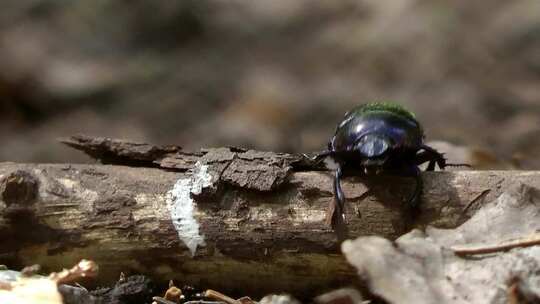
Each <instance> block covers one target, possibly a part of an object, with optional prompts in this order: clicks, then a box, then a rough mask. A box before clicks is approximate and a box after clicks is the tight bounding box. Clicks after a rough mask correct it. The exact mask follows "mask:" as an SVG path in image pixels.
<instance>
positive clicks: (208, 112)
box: [0, 0, 540, 169]
mask: <svg viewBox="0 0 540 304" xmlns="http://www.w3.org/2000/svg"><path fill="white" fill-rule="evenodd" d="M374 100H395V101H398V102H400V103H402V104H403V105H405V106H406V107H408V108H409V109H410V110H412V111H413V112H415V113H416V115H417V117H418V119H419V120H420V121H421V122H422V123H423V125H424V128H425V130H426V135H427V138H428V140H437V141H443V142H442V143H438V145H439V146H441V145H442V146H445V147H446V148H444V149H449V150H452V149H454V152H455V153H458V154H459V153H462V154H463V155H465V156H463V155H461V157H463V158H465V159H467V158H475V159H474V160H469V161H471V162H474V163H481V164H482V165H481V167H484V168H524V169H540V158H539V157H538V155H540V1H537V0H528V1H527V0H526V1H503V0H490V1H481V2H474V1H464V0H458V1H428V0H394V1H379V0H356V1H352V0H342V1H324V0H295V1H291V0H271V1H269V0H182V1H141V0H133V1H121V0H117V1H113V0H95V1H68V0H24V1H16V0H10V1H3V2H2V9H1V10H0V143H1V144H0V161H20V162H88V161H91V160H90V159H88V158H86V157H85V156H84V155H82V153H79V152H77V151H74V150H70V149H68V148H65V147H63V146H62V145H60V144H58V143H57V142H56V138H58V137H62V136H69V135H72V134H76V133H84V134H87V135H94V136H107V137H116V138H125V139H132V140H136V141H144V142H150V143H156V144H176V145H180V146H182V147H184V148H185V149H189V150H198V149H199V148H201V147H210V146H222V145H236V146H244V147H250V148H255V149H263V150H272V151H282V152H307V151H317V150H320V149H323V148H324V147H325V146H326V143H327V141H328V139H329V138H330V137H331V136H332V134H333V132H334V129H335V126H336V124H337V123H338V121H339V120H340V119H341V118H342V116H343V114H344V113H345V112H346V111H347V110H349V109H350V108H352V107H354V106H356V105H358V104H362V103H365V102H368V101H374Z"/></svg>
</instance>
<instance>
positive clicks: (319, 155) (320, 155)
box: [302, 150, 332, 165]
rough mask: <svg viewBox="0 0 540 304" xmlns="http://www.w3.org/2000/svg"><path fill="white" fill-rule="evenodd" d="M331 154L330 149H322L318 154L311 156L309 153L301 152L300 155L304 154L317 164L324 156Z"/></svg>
mask: <svg viewBox="0 0 540 304" xmlns="http://www.w3.org/2000/svg"><path fill="white" fill-rule="evenodd" d="M330 155H332V151H330V150H324V151H322V152H319V154H317V155H315V156H313V157H310V156H309V155H307V154H305V153H304V154H302V156H304V157H305V158H307V159H308V160H309V161H310V162H313V164H314V165H318V164H319V163H320V162H321V161H322V160H323V159H325V158H326V157H328V156H330Z"/></svg>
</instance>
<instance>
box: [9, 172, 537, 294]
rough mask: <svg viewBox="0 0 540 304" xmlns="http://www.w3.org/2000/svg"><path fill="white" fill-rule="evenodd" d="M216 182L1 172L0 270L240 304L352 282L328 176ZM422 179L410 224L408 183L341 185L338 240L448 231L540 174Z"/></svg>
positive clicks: (191, 177)
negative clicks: (150, 282) (168, 286)
mask: <svg viewBox="0 0 540 304" xmlns="http://www.w3.org/2000/svg"><path fill="white" fill-rule="evenodd" d="M213 174H215V172H213V171H212V170H211V166H208V165H204V164H202V162H199V164H198V165H196V166H195V167H194V168H192V170H190V171H186V172H170V171H164V170H161V169H157V168H141V167H139V168H133V167H125V166H112V165H67V164H16V163H1V164H0V240H1V241H2V245H1V246H0V263H5V264H9V265H14V266H15V265H30V264H35V263H39V264H41V265H43V266H44V267H45V268H46V269H51V270H57V269H58V268H60V267H62V266H64V265H69V264H72V263H76V262H77V261H78V260H80V259H81V258H88V259H92V260H95V261H96V262H97V263H98V264H100V266H101V268H100V269H101V275H100V279H102V280H105V281H109V282H110V281H114V280H115V279H116V278H117V276H118V274H119V272H120V271H124V272H128V273H129V272H138V273H144V274H148V275H150V276H152V277H155V278H159V279H164V280H165V279H166V280H168V279H172V278H174V279H177V280H179V282H182V283H191V284H203V283H204V284H205V286H207V287H213V288H216V289H220V290H224V291H228V290H237V289H238V288H239V286H240V287H241V288H242V289H243V291H244V290H245V292H246V294H262V293H265V292H270V291H273V292H275V291H276V290H285V291H290V292H295V294H298V292H300V291H301V292H302V293H306V292H308V293H309V292H310V291H315V290H317V289H320V288H329V287H332V286H339V285H341V284H348V283H350V281H351V280H353V278H354V277H355V274H354V271H353V270H352V269H351V268H350V267H349V266H348V265H347V263H346V262H345V261H344V259H343V258H342V256H341V255H340V254H339V249H338V248H339V244H340V239H342V238H344V237H345V235H341V236H339V237H338V235H337V233H336V232H334V231H333V230H331V229H330V228H329V227H328V226H327V225H325V223H324V219H325V214H326V210H327V208H328V205H329V204H330V203H331V202H332V200H333V195H332V188H331V185H332V175H331V173H330V172H291V173H290V174H289V175H288V177H287V179H286V180H285V181H284V182H283V183H282V184H280V186H279V187H277V188H274V189H273V190H272V191H256V190H253V189H249V188H243V187H242V185H234V184H229V183H224V182H223V183H220V182H219V179H218V178H216V177H215V176H213ZM423 178H424V181H425V190H424V195H423V203H422V205H421V206H420V210H419V212H418V213H417V214H416V216H412V215H411V214H410V213H409V212H408V211H407V209H406V208H404V207H403V206H404V205H403V202H404V201H405V200H406V198H407V197H408V195H409V191H411V190H412V186H413V185H412V183H411V181H410V180H408V179H405V178H391V177H377V178H374V179H370V180H362V179H361V178H355V177H352V178H346V179H345V181H344V183H343V188H344V191H345V193H346V196H347V198H348V203H347V206H346V216H347V220H348V222H347V226H346V227H347V229H346V230H347V231H342V233H344V234H346V236H347V237H350V238H352V237H356V236H360V235H380V236H384V237H389V238H396V237H397V236H399V235H401V234H403V233H405V232H407V231H408V230H409V229H410V228H412V227H422V226H424V225H426V224H431V225H435V226H437V227H446V228H451V227H456V226H457V225H459V224H460V223H462V222H463V221H465V220H466V219H468V218H469V217H470V216H471V215H472V214H473V213H474V212H475V210H477V209H478V208H479V207H480V206H481V205H482V204H483V203H484V202H487V201H490V200H492V199H493V198H495V197H496V196H498V195H499V194H500V193H501V191H502V189H505V188H507V187H508V186H509V185H511V184H513V183H516V182H521V183H524V184H529V185H531V186H536V187H539V186H540V173H539V172H519V171H498V172H496V171H483V172H474V171H461V172H432V173H424V174H423ZM364 184H365V185H364ZM366 185H367V187H366ZM368 189H369V191H368ZM192 198H193V199H192ZM188 205H189V206H191V205H193V206H194V210H193V211H192V213H190V211H189V210H187V211H186V210H185V207H186V206H188ZM183 208H184V209H183ZM191 214H192V216H193V220H190V218H189V217H190V216H191ZM193 224H195V226H193ZM197 225H198V231H197V227H196V226H197ZM190 248H191V250H193V253H194V256H192V254H191V251H190ZM315 293H320V290H318V291H317V292H314V293H313V294H315Z"/></svg>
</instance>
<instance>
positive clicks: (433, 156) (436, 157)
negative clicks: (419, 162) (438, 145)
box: [420, 145, 446, 171]
mask: <svg viewBox="0 0 540 304" xmlns="http://www.w3.org/2000/svg"><path fill="white" fill-rule="evenodd" d="M422 149H424V153H426V156H427V157H428V160H429V164H428V167H427V168H426V171H435V164H437V166H438V167H439V168H440V169H441V170H444V168H445V167H446V158H444V154H442V153H440V152H439V151H437V150H435V149H433V148H432V147H430V146H428V145H422ZM420 154H422V153H420Z"/></svg>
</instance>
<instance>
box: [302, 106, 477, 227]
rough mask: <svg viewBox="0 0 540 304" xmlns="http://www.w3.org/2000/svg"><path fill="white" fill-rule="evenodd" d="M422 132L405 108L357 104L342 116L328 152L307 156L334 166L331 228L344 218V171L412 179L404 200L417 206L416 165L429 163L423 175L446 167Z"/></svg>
mask: <svg viewBox="0 0 540 304" xmlns="http://www.w3.org/2000/svg"><path fill="white" fill-rule="evenodd" d="M424 139H425V136H424V130H423V128H422V126H421V125H420V123H419V122H418V120H417V119H416V117H415V115H414V114H413V113H412V112H410V111H408V110H406V109H405V108H404V107H402V106H400V105H398V104H395V103H391V102H374V103H368V104H365V105H361V106H358V107H356V108H354V109H352V110H350V111H349V112H347V113H346V114H345V117H344V118H343V120H342V121H341V122H340V123H339V124H338V126H337V128H336V131H335V133H334V136H333V137H332V139H331V140H330V142H329V143H328V148H327V149H326V150H324V151H322V152H320V153H318V154H317V155H316V156H315V157H313V158H310V160H311V161H314V162H315V163H320V162H321V161H322V160H323V159H325V158H327V157H329V158H331V159H332V160H334V162H335V163H336V169H335V174H334V184H333V188H334V197H335V208H334V213H333V214H331V215H330V218H331V221H332V224H333V225H334V223H335V220H336V215H338V216H337V218H339V217H341V218H342V219H345V215H344V203H345V195H344V194H343V190H342V189H341V178H342V177H343V172H344V171H345V170H347V169H356V170H359V171H360V172H363V174H365V175H367V176H369V175H373V174H380V173H381V172H393V173H398V174H400V175H405V176H410V177H413V178H414V179H415V181H416V186H415V189H414V191H413V193H412V194H411V196H410V197H409V198H408V200H407V202H408V204H410V206H411V207H413V208H414V207H416V206H417V205H418V203H419V200H420V195H421V193H422V187H423V183H422V178H421V175H420V169H419V167H418V166H419V165H421V164H424V163H426V162H427V163H428V165H427V168H426V171H434V170H435V166H438V167H439V168H440V169H441V170H444V169H445V167H447V166H468V165H467V164H448V163H446V158H445V157H444V155H443V154H442V153H439V152H438V151H437V150H435V149H433V148H432V147H430V146H428V145H426V144H425V143H424Z"/></svg>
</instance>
